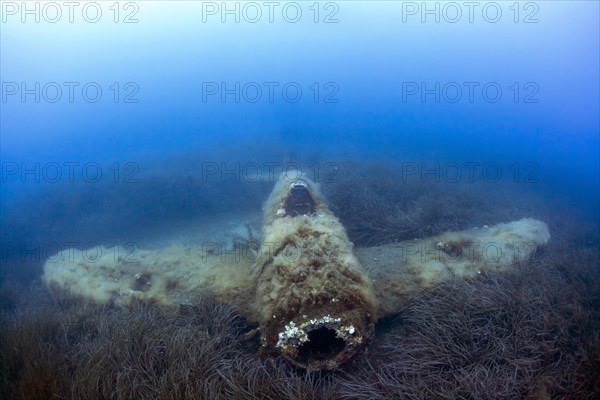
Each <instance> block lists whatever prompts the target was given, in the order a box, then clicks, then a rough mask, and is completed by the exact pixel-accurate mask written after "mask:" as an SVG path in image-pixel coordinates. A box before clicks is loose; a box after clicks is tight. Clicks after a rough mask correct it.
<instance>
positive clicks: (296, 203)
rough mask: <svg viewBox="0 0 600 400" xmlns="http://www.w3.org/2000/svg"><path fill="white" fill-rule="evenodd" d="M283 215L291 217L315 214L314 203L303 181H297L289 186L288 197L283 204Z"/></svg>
mask: <svg viewBox="0 0 600 400" xmlns="http://www.w3.org/2000/svg"><path fill="white" fill-rule="evenodd" d="M285 213H286V215H289V216H291V217H298V216H300V215H311V214H314V213H315V201H314V199H313V198H312V196H311V194H310V191H309V190H308V187H307V186H306V184H305V183H304V182H303V181H301V180H299V181H297V182H295V183H293V184H292V185H291V187H290V193H289V197H288V199H287V201H286V203H285Z"/></svg>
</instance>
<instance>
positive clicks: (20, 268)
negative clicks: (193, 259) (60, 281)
mask: <svg viewBox="0 0 600 400" xmlns="http://www.w3.org/2000/svg"><path fill="white" fill-rule="evenodd" d="M67 3H68V2H67ZM67 3H64V2H37V1H31V2H12V1H3V2H2V3H1V7H0V9H1V10H0V11H1V13H2V14H1V25H0V46H1V48H0V50H1V57H0V73H1V84H2V87H1V94H0V95H1V100H0V107H1V111H0V158H1V165H2V171H1V172H2V175H1V179H2V181H1V185H2V190H1V193H0V196H1V197H0V199H1V206H0V218H1V220H0V222H1V226H0V234H1V242H2V247H1V249H0V251H1V254H0V256H1V264H2V268H1V271H0V287H1V292H0V298H1V300H2V307H1V308H2V320H3V321H2V326H3V328H2V329H3V331H4V332H2V346H1V350H0V351H1V353H0V356H1V358H2V359H1V361H2V367H1V368H2V369H1V371H0V372H1V379H2V389H1V390H0V393H1V394H0V396H4V397H6V398H51V397H52V396H63V397H65V398H119V399H120V398H144V399H148V398H207V399H213V398H214V399H218V398H240V399H244V398H287V399H291V398H332V399H333V398H382V399H384V398H449V399H450V398H480V399H491V398H536V399H546V398H548V399H550V398H552V399H554V398H571V399H576V398H577V399H583V398H589V399H591V398H598V397H599V396H600V386H599V383H598V382H600V375H599V373H598V371H600V321H599V320H598V319H599V316H600V303H599V300H598V299H599V298H600V292H599V288H600V283H599V282H600V278H599V275H600V272H599V268H600V261H599V256H598V252H599V250H598V246H599V244H600V234H599V218H600V214H599V208H600V207H599V205H600V178H599V177H600V80H599V79H600V78H599V75H600V74H599V72H598V71H600V36H599V35H598V32H599V31H600V26H599V25H600V23H599V20H600V19H599V17H600V5H599V3H598V2H591V1H534V2H530V1H506V2H505V1H495V2H436V1H431V2H410V1H372V2H371V1H369V2H367V1H332V2H328V1H297V2H285V1H283V2H210V1H133V2H127V1H122V2H104V1H98V2H75V3H76V4H75V3H73V4H71V3H69V4H67ZM295 169H301V170H302V171H303V172H305V173H307V174H308V175H309V176H310V177H311V178H312V179H313V180H315V181H316V182H317V183H319V184H320V185H321V188H322V190H323V192H324V194H325V196H326V197H327V199H328V201H329V202H330V207H331V209H332V211H334V213H335V214H336V215H337V216H338V217H339V218H340V220H341V222H342V223H343V224H344V226H345V228H346V230H347V232H348V235H349V237H350V240H351V241H352V242H353V243H354V245H355V246H357V247H367V246H374V245H382V244H389V243H393V242H396V241H401V240H410V239H413V238H422V237H428V236H432V235H437V234H440V233H443V232H446V231H450V230H462V229H469V228H472V227H475V226H482V225H484V224H485V225H493V224H497V223H501V222H508V221H511V220H516V219H519V218H523V217H531V218H537V219H540V220H542V221H544V222H546V223H547V224H548V226H549V228H550V233H551V235H552V239H551V242H550V243H549V245H548V246H547V247H546V248H543V249H541V250H540V251H538V254H536V256H535V257H534V258H533V259H532V260H530V261H529V262H528V263H527V265H524V266H520V267H519V268H517V270H516V271H515V272H514V273H511V274H507V275H498V276H490V277H488V278H486V279H483V280H478V281H473V282H451V283H448V284H447V285H446V286H444V287H441V288H439V289H438V290H434V291H430V292H427V293H423V294H422V295H421V296H419V297H417V298H415V299H414V302H413V303H411V305H410V306H408V307H407V308H406V309H405V310H401V311H400V312H399V314H398V316H396V317H395V318H390V319H389V320H384V321H382V322H380V324H379V325H378V328H377V329H378V333H377V336H376V339H375V342H374V343H373V344H372V346H371V348H370V349H369V351H368V352H367V355H366V356H365V357H363V358H360V359H358V360H356V361H354V362H353V363H350V364H349V365H347V366H344V367H343V368H341V369H340V371H334V372H327V373H325V372H323V373H307V372H303V371H298V370H295V369H294V368H292V367H290V366H289V365H287V364H286V363H284V362H282V361H281V360H277V359H266V360H265V359H259V358H257V357H256V356H255V355H254V351H255V348H254V347H255V343H247V342H246V341H244V340H243V338H242V337H243V335H244V333H246V332H247V330H248V327H247V324H245V322H244V321H243V319H242V318H241V317H240V316H238V315H237V314H236V313H235V310H233V309H231V308H229V307H228V306H227V305H222V304H217V303H215V302H212V301H211V300H210V299H206V300H203V301H202V302H200V303H199V304H198V306H196V307H195V308H194V307H192V308H191V309H186V310H182V311H181V312H180V313H179V314H178V315H175V316H165V315H162V314H161V313H160V312H159V311H157V310H156V309H154V308H152V307H151V306H147V305H145V306H142V305H140V306H139V307H136V308H134V309H131V310H116V309H112V308H110V307H98V306H92V305H86V304H80V303H74V304H68V305H65V304H60V305H59V304H55V302H53V300H52V299H51V298H50V297H49V295H48V293H47V291H46V288H45V286H44V285H43V283H42V282H41V279H40V277H41V275H42V273H43V265H44V262H45V260H46V259H47V258H48V257H51V256H53V255H55V254H56V253H57V252H59V251H61V250H64V249H67V248H69V247H84V246H87V245H90V244H93V245H98V246H107V247H110V246H115V245H117V244H123V243H134V244H135V246H136V247H139V248H148V249H158V248H163V247H165V246H167V245H169V244H174V243H191V242H194V241H198V240H201V238H202V239H206V238H210V237H211V235H214V237H218V238H219V239H221V238H222V237H228V235H229V233H230V232H238V231H239V230H240V228H239V227H244V226H245V225H246V224H250V225H252V226H253V227H254V228H256V229H257V230H260V218H261V208H262V205H263V202H264V201H265V199H266V198H267V196H268V194H269V192H270V191H271V189H272V187H273V184H274V182H275V180H276V178H277V176H278V175H279V174H280V173H282V172H286V171H291V170H295ZM241 230H242V231H243V230H244V229H243V228H241ZM491 316H496V317H491ZM200 331H202V332H206V335H207V337H208V338H209V339H210V340H208V341H203V340H198V339H197V332H200ZM465 354H467V356H465ZM206 371H210V373H208V372H206Z"/></svg>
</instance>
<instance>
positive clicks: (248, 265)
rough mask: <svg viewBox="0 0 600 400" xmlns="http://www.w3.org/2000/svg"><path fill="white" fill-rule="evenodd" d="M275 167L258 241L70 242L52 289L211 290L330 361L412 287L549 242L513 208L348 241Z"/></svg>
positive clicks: (127, 301) (95, 292) (282, 343)
mask: <svg viewBox="0 0 600 400" xmlns="http://www.w3.org/2000/svg"><path fill="white" fill-rule="evenodd" d="M290 175H291V174H290V173H288V174H286V175H282V176H281V178H280V179H279V181H278V182H277V183H276V185H275V188H274V189H273V191H272V193H271V195H270V197H269V198H268V200H267V202H266V205H265V211H264V222H263V232H262V243H260V244H258V243H256V245H255V246H252V245H248V246H247V247H246V250H247V251H246V252H245V253H244V255H243V256H241V257H240V254H239V253H236V252H225V253H223V252H218V251H214V249H210V248H207V247H206V246H204V245H198V246H183V245H176V246H170V247H167V248H164V249H161V250H139V251H138V252H137V253H136V257H135V259H136V262H135V263H131V262H130V260H128V258H127V257H125V256H118V257H115V254H121V255H125V254H128V252H127V251H126V250H125V249H122V248H121V249H116V248H111V249H107V248H102V252H101V254H102V256H101V257H100V258H98V259H94V260H89V257H86V255H85V254H84V253H83V251H81V250H77V249H67V250H64V251H62V252H61V253H59V254H58V255H57V256H55V257H53V258H52V259H49V260H47V262H46V264H45V266H44V276H43V279H44V281H45V283H46V285H47V286H48V289H49V291H50V293H51V294H52V295H53V297H54V298H55V299H56V300H57V301H59V302H60V301H71V300H74V299H75V300H85V301H90V302H93V303H98V304H111V305H115V306H119V307H127V306H130V305H132V304H135V303H137V302H140V301H142V302H152V303H156V304H158V305H160V306H163V307H165V308H166V309H173V310H175V309H176V308H177V307H178V306H179V305H183V304H194V302H195V300H194V299H198V298H199V297H201V296H204V295H206V294H211V295H213V296H215V297H216V298H217V300H219V301H222V302H226V303H230V304H232V305H233V306H234V307H235V308H236V309H237V310H238V311H239V312H240V313H241V314H243V315H244V316H245V317H246V318H247V320H248V321H249V322H251V323H254V324H256V325H258V328H257V331H258V332H259V333H260V337H261V350H260V353H261V354H263V355H273V356H282V357H284V358H285V359H287V360H288V361H289V362H291V363H292V364H293V365H295V366H297V367H300V368H305V369H308V370H320V369H329V370H331V369H335V368H337V367H338V366H339V365H341V364H342V363H344V362H345V361H347V360H349V359H350V358H352V357H353V356H354V355H356V354H357V353H359V352H360V351H361V350H363V349H364V348H365V347H366V346H367V345H368V344H369V342H370V339H371V338H372V336H373V334H374V328H375V323H376V322H377V320H378V319H379V318H381V317H385V316H387V315H390V314H394V313H396V312H398V311H399V310H401V309H402V308H403V307H405V306H406V305H407V304H408V302H409V299H410V296H411V294H414V293H415V292H417V291H419V290H423V289H429V288H432V287H433V286H435V285H436V284H439V283H441V282H443V281H445V280H448V279H457V278H458V279H472V278H476V277H477V276H478V275H479V274H482V273H485V272H489V271H508V270H510V269H511V268H512V267H513V265H515V264H516V263H518V262H520V261H523V260H525V259H527V258H528V257H530V256H531V255H532V254H533V252H535V250H536V249H537V248H538V247H539V246H543V245H545V244H546V243H547V242H548V240H549V239H550V234H549V232H548V228H547V226H546V224H545V223H543V222H541V221H537V220H534V219H529V218H525V219H521V220H519V221H513V222H510V223H505V224H499V225H496V226H492V227H487V226H486V227H483V228H479V229H478V228H474V229H471V230H467V231H461V232H447V233H444V234H441V235H438V236H435V237H431V238H425V239H421V240H414V241H409V242H400V243H395V244H390V245H384V246H376V247H370V248H363V249H354V246H353V244H352V243H351V242H350V240H349V239H348V236H347V234H346V231H345V229H344V227H343V226H342V224H341V223H340V221H339V220H338V219H337V218H336V217H335V216H334V215H333V213H332V212H331V211H330V210H329V208H328V206H327V203H326V202H325V199H324V198H323V196H322V194H321V192H320V190H319V187H318V185H317V184H316V183H314V182H312V181H311V180H310V179H309V178H307V177H306V176H305V175H303V174H301V173H299V172H298V173H297V174H294V175H293V179H288V177H289V176H290Z"/></svg>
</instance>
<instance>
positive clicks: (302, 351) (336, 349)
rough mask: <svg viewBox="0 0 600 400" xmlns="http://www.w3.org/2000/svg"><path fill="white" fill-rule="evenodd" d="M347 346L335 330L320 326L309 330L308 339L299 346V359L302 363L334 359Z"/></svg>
mask: <svg viewBox="0 0 600 400" xmlns="http://www.w3.org/2000/svg"><path fill="white" fill-rule="evenodd" d="M345 347H346V342H345V341H344V340H342V339H340V338H339V337H337V335H336V332H335V330H333V329H328V328H325V327H323V328H319V329H315V330H312V331H310V332H308V341H307V342H305V343H303V344H302V345H301V346H299V347H298V357H297V360H298V362H299V363H302V364H311V363H312V362H314V361H322V360H331V359H334V358H335V357H336V356H337V355H338V354H339V353H340V352H341V351H343V350H344V348H345Z"/></svg>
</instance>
